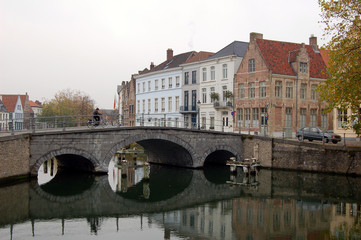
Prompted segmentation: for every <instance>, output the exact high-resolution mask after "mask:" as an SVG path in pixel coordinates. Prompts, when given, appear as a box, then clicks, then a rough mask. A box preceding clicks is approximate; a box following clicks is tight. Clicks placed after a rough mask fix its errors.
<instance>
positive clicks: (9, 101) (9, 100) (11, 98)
mask: <svg viewBox="0 0 361 240" xmlns="http://www.w3.org/2000/svg"><path fill="white" fill-rule="evenodd" d="M18 96H19V95H1V97H2V101H3V104H4V105H5V107H6V109H7V110H8V111H9V112H14V111H15V107H16V102H17V101H18Z"/></svg>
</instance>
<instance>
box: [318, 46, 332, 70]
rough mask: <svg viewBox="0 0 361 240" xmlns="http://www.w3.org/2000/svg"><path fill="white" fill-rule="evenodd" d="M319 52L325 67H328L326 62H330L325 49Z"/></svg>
mask: <svg viewBox="0 0 361 240" xmlns="http://www.w3.org/2000/svg"><path fill="white" fill-rule="evenodd" d="M320 52H321V56H322V58H323V61H324V62H325V64H326V66H327V67H329V66H330V65H329V64H328V61H330V55H329V53H328V51H327V50H325V49H320Z"/></svg>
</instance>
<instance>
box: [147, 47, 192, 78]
mask: <svg viewBox="0 0 361 240" xmlns="http://www.w3.org/2000/svg"><path fill="white" fill-rule="evenodd" d="M196 53H197V52H195V51H192V52H186V53H182V54H178V55H176V56H174V57H173V58H171V59H169V60H167V61H164V62H162V63H161V64H159V65H157V66H155V67H154V68H152V69H150V70H148V71H144V72H142V73H150V72H156V71H162V70H166V69H170V68H176V67H179V65H180V64H182V63H185V62H186V61H187V60H188V59H189V58H191V57H193V56H194V55H195V54H196Z"/></svg>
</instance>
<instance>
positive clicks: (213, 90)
mask: <svg viewBox="0 0 361 240" xmlns="http://www.w3.org/2000/svg"><path fill="white" fill-rule="evenodd" d="M214 92H215V88H214V87H211V94H212V93H214ZM213 102H214V99H213V98H211V103H213Z"/></svg>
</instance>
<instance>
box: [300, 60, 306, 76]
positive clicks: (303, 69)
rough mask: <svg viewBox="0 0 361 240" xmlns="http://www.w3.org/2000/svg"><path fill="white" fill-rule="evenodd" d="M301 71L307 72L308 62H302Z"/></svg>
mask: <svg viewBox="0 0 361 240" xmlns="http://www.w3.org/2000/svg"><path fill="white" fill-rule="evenodd" d="M300 72H301V73H307V63H305V62H300Z"/></svg>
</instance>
